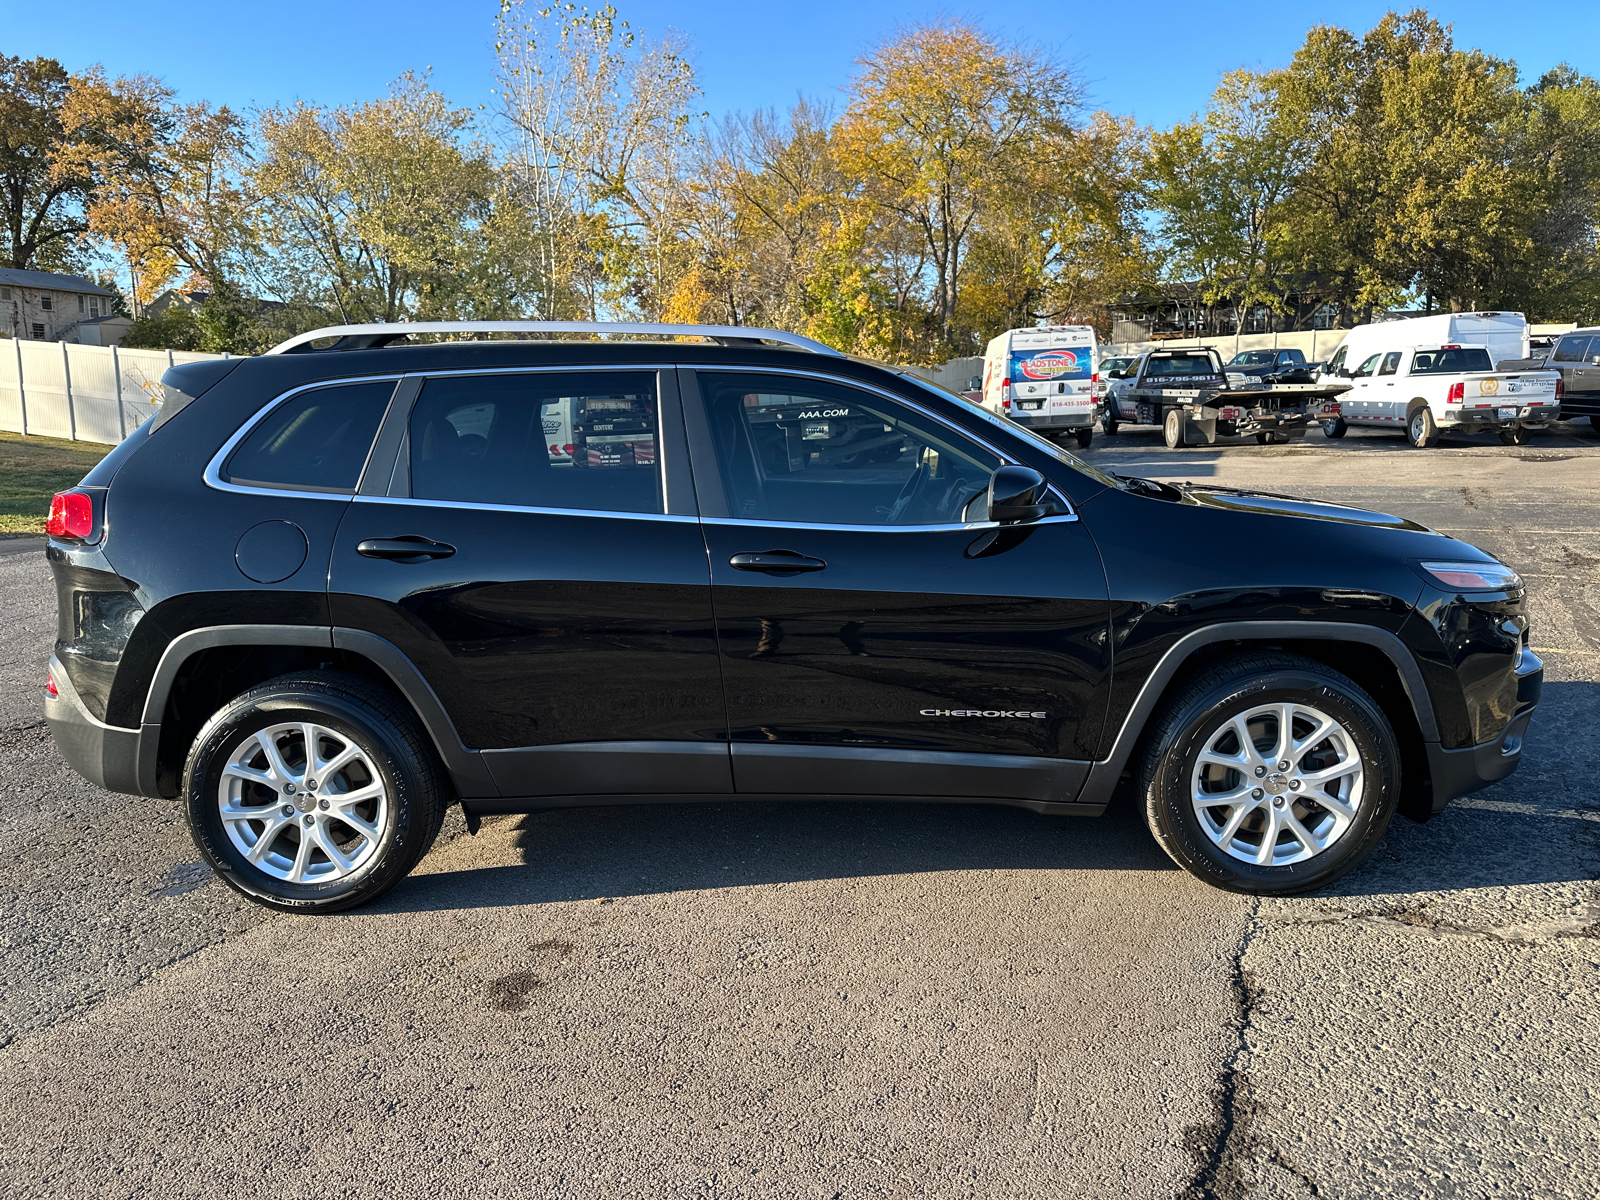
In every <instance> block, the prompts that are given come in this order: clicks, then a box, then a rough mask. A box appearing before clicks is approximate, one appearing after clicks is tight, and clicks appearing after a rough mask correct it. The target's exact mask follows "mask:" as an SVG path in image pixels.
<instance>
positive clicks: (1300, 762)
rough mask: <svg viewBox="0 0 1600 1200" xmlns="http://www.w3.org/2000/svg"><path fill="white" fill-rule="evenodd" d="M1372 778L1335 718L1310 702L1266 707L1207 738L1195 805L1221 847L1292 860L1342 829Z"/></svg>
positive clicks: (1277, 862)
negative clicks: (1367, 775)
mask: <svg viewBox="0 0 1600 1200" xmlns="http://www.w3.org/2000/svg"><path fill="white" fill-rule="evenodd" d="M1365 782H1366V770H1365V767H1364V765H1363V764H1362V761H1361V754H1360V751H1359V750H1358V749H1357V747H1356V744H1355V742H1354V740H1353V739H1352V738H1351V736H1350V733H1349V731H1348V730H1346V729H1345V727H1344V726H1343V725H1341V724H1340V723H1339V722H1338V721H1336V720H1334V718H1332V717H1330V716H1329V715H1328V714H1327V713H1325V712H1322V711H1321V710H1320V709H1316V708H1312V707H1311V706H1309V705H1305V704H1296V703H1290V702H1272V703H1263V704H1258V705H1255V706H1253V707H1251V708H1248V709H1244V710H1243V711H1241V712H1238V713H1235V714H1234V715H1233V716H1231V717H1229V718H1227V719H1226V720H1225V721H1223V722H1222V723H1221V724H1220V725H1218V726H1217V727H1216V728H1215V729H1214V731H1213V732H1212V733H1211V734H1210V736H1209V737H1208V738H1207V739H1206V742H1205V746H1204V748H1203V749H1202V750H1201V752H1200V756H1199V758H1198V760H1197V761H1196V762H1195V766H1194V771H1193V773H1192V776H1191V779H1190V803H1191V805H1192V807H1193V809H1194V814H1195V816H1196V817H1197V818H1198V819H1199V821H1200V827H1201V829H1203V830H1204V831H1205V834H1206V836H1207V837H1209V838H1210V839H1211V841H1212V842H1213V843H1214V844H1215V845H1216V846H1217V847H1218V848H1219V849H1221V850H1222V851H1223V852H1224V853H1226V854H1228V855H1230V856H1232V857H1233V858H1236V859H1240V860H1241V861H1244V862H1249V863H1254V864H1256V865H1257V866H1263V867H1273V866H1287V865H1288V864H1290V863H1298V862H1304V861H1305V860H1306V859H1309V858H1313V857H1315V856H1316V855H1318V854H1321V853H1322V852H1323V851H1325V850H1327V849H1328V848H1329V847H1331V846H1332V845H1333V844H1334V843H1336V842H1337V841H1339V839H1340V838H1342V837H1343V836H1344V835H1345V833H1346V831H1348V830H1349V828H1350V826H1351V824H1352V822H1353V821H1354V820H1355V817H1356V813H1357V811H1358V810H1359V809H1360V807H1361V804H1362V801H1363V799H1364V792H1365Z"/></svg>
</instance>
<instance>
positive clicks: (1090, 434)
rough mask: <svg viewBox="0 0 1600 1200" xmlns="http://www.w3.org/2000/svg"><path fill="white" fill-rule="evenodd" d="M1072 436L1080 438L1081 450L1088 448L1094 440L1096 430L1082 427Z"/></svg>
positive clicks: (1079, 447) (1079, 446) (1079, 445)
mask: <svg viewBox="0 0 1600 1200" xmlns="http://www.w3.org/2000/svg"><path fill="white" fill-rule="evenodd" d="M1072 436H1073V437H1075V438H1077V439H1078V449H1079V450H1087V449H1088V448H1089V446H1090V444H1091V443H1092V442H1093V441H1094V430H1092V429H1080V430H1078V431H1077V432H1075V433H1074V434H1073V435H1072Z"/></svg>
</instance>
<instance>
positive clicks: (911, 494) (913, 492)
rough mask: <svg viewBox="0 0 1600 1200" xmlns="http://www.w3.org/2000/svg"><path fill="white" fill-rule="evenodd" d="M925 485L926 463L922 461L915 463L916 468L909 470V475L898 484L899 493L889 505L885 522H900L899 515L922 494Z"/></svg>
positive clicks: (896, 523) (891, 523)
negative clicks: (887, 517)
mask: <svg viewBox="0 0 1600 1200" xmlns="http://www.w3.org/2000/svg"><path fill="white" fill-rule="evenodd" d="M927 486H928V464H927V462H926V461H923V462H919V463H918V464H917V469H916V470H915V471H913V472H911V475H910V477H909V478H908V479H907V480H906V481H905V482H904V483H903V484H901V485H900V493H899V495H897V496H895V498H894V503H893V504H892V505H890V506H889V519H888V521H886V522H885V524H887V525H898V524H899V523H900V515H901V514H902V513H903V512H905V511H906V509H908V508H910V507H911V504H912V502H913V501H915V500H916V499H918V498H919V497H920V496H921V495H922V491H923V489H924V488H926V487H927Z"/></svg>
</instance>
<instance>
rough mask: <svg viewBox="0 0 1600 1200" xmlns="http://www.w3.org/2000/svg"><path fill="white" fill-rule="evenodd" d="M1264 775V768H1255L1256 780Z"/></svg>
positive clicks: (1265, 770) (1265, 771)
mask: <svg viewBox="0 0 1600 1200" xmlns="http://www.w3.org/2000/svg"><path fill="white" fill-rule="evenodd" d="M1266 773H1267V769H1266V768H1265V767H1257V768H1256V778H1257V779H1260V778H1261V777H1262V776H1263V775H1265V774H1266Z"/></svg>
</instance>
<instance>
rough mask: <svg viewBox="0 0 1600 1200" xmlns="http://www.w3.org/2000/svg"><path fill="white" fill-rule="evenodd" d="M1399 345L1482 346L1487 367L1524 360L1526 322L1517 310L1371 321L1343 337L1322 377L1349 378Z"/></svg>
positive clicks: (1439, 314) (1526, 332)
mask: <svg viewBox="0 0 1600 1200" xmlns="http://www.w3.org/2000/svg"><path fill="white" fill-rule="evenodd" d="M1402 346H1407V347H1416V346H1482V347H1484V348H1485V349H1486V350H1488V352H1489V359H1490V362H1491V363H1497V362H1499V361H1500V360H1502V359H1518V358H1526V357H1527V355H1528V322H1527V321H1526V320H1525V319H1524V318H1523V315H1522V314H1521V313H1517V312H1474V313H1433V314H1431V315H1429V316H1425V317H1407V318H1405V319H1403V320H1399V321H1372V322H1370V323H1368V324H1365V325H1357V326H1356V327H1355V328H1354V329H1352V330H1351V331H1350V332H1349V333H1347V334H1345V338H1344V341H1343V342H1341V343H1340V345H1339V348H1338V349H1337V350H1335V351H1334V352H1333V356H1332V357H1331V358H1329V359H1328V365H1327V368H1326V370H1325V371H1324V374H1325V375H1329V376H1333V377H1337V378H1343V379H1348V378H1350V376H1351V374H1352V373H1353V372H1354V371H1355V369H1356V367H1358V366H1360V365H1361V364H1362V363H1363V362H1365V361H1366V360H1367V358H1368V357H1369V356H1371V355H1372V354H1374V353H1377V352H1380V351H1382V352H1385V353H1386V352H1388V351H1391V350H1396V349H1399V348H1400V347H1402Z"/></svg>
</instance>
